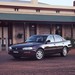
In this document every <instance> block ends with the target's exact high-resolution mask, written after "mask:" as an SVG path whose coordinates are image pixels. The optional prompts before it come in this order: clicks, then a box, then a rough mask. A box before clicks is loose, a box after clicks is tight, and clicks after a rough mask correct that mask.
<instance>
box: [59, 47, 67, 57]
mask: <svg viewBox="0 0 75 75" xmlns="http://www.w3.org/2000/svg"><path fill="white" fill-rule="evenodd" d="M60 54H61V56H63V57H66V56H67V54H68V51H67V47H64V48H63V50H62V52H61V53H60Z"/></svg>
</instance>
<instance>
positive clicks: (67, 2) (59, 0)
mask: <svg viewBox="0 0 75 75" xmlns="http://www.w3.org/2000/svg"><path fill="white" fill-rule="evenodd" d="M23 1H24V0H23ZM25 1H30V0H25ZM38 1H39V2H43V3H47V4H51V5H63V6H73V1H74V0H38Z"/></svg>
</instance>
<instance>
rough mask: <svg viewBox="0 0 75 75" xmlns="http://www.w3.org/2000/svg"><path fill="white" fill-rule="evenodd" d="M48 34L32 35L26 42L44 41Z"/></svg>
mask: <svg viewBox="0 0 75 75" xmlns="http://www.w3.org/2000/svg"><path fill="white" fill-rule="evenodd" d="M46 38H47V36H38V35H37V36H31V37H30V38H29V39H27V40H26V42H40V43H44V42H45V41H46Z"/></svg>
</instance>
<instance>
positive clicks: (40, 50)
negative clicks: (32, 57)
mask: <svg viewBox="0 0 75 75" xmlns="http://www.w3.org/2000/svg"><path fill="white" fill-rule="evenodd" d="M43 57H44V51H43V50H42V49H39V50H37V52H36V59H38V60H41V59H43Z"/></svg>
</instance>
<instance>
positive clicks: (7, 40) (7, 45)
mask: <svg viewBox="0 0 75 75" xmlns="http://www.w3.org/2000/svg"><path fill="white" fill-rule="evenodd" d="M6 51H7V52H8V38H6Z"/></svg>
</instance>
